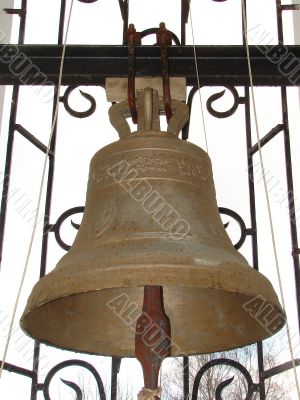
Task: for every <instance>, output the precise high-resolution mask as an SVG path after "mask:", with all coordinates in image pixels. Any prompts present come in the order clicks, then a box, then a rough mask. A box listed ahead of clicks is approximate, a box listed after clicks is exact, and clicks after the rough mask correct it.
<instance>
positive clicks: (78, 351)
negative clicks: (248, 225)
mask: <svg viewBox="0 0 300 400" xmlns="http://www.w3.org/2000/svg"><path fill="white" fill-rule="evenodd" d="M165 286H166V285H165ZM185 286H188V285H185ZM140 287H143V286H140ZM126 288H128V287H124V289H126ZM110 289H111V288H107V289H99V290H91V291H86V292H80V293H76V294H72V295H66V296H62V297H60V298H58V299H55V300H51V301H49V302H48V303H46V302H45V303H43V304H41V305H39V306H37V307H35V308H34V309H30V310H28V311H27V312H26V314H25V313H23V314H22V317H21V318H20V322H19V325H20V327H21V329H22V331H23V332H24V333H25V334H26V335H27V336H29V337H31V338H33V339H34V340H38V341H39V343H41V344H44V345H47V346H50V347H53V348H57V349H60V350H65V351H71V352H73V353H80V354H87V355H93V356H95V355H96V356H103V357H122V358H123V357H124V358H136V357H135V355H129V354H128V353H126V354H125V353H123V355H120V354H117V355H116V354H108V353H96V352H92V351H87V350H74V349H72V348H69V347H66V346H59V345H57V344H54V343H53V342H51V341H47V340H44V339H39V338H38V337H35V336H33V335H31V334H30V332H29V330H27V329H25V328H24V326H23V322H24V320H25V319H26V317H27V316H28V314H29V313H30V312H32V311H35V310H37V309H39V308H41V307H43V306H44V305H45V304H51V303H53V302H55V301H60V300H62V299H64V298H66V297H73V296H78V295H80V294H84V293H92V292H99V291H101V290H110ZM207 289H212V290H223V289H218V288H207ZM223 291H225V290H223ZM226 291H227V290H226ZM231 293H237V292H231ZM243 296H246V297H247V296H248V295H245V294H243ZM268 304H271V305H272V306H274V307H275V308H276V310H277V311H278V312H279V313H280V315H281V316H282V317H283V319H284V322H283V324H282V325H281V326H280V327H279V328H278V329H277V330H276V331H275V332H274V333H271V334H270V332H268V330H267V329H264V332H266V335H262V336H261V337H260V338H259V339H258V340H256V341H253V342H252V341H251V342H247V343H245V344H243V345H239V346H238V347H234V346H233V347H228V348H226V349H224V348H223V349H219V350H213V351H209V352H207V353H202V352H200V353H198V352H185V353H184V352H183V353H180V354H179V353H178V354H174V355H173V354H171V355H170V356H169V357H180V356H184V355H188V356H193V355H201V354H214V353H218V352H223V351H230V350H234V349H239V348H242V347H245V346H250V345H253V344H256V343H259V342H261V341H263V340H266V339H268V338H270V337H272V336H274V335H275V334H277V333H278V332H280V331H281V330H282V328H283V327H284V326H285V325H286V322H287V316H286V313H285V311H284V309H283V308H282V307H281V305H280V303H279V305H280V308H279V307H278V305H275V304H273V303H271V302H268ZM245 311H246V310H245ZM253 319H254V321H255V322H256V323H258V324H259V322H258V321H257V320H256V318H255V317H253Z"/></svg>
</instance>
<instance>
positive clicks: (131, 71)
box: [126, 24, 141, 124]
mask: <svg viewBox="0 0 300 400" xmlns="http://www.w3.org/2000/svg"><path fill="white" fill-rule="evenodd" d="M126 39H127V45H128V104H129V108H130V111H131V117H132V122H133V123H134V124H136V123H137V107H136V99H135V46H139V45H140V44H141V35H140V33H138V32H137V31H136V29H135V27H134V25H133V24H130V25H129V27H128V31H127V35H126Z"/></svg>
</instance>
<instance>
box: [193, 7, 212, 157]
mask: <svg viewBox="0 0 300 400" xmlns="http://www.w3.org/2000/svg"><path fill="white" fill-rule="evenodd" d="M189 9H190V11H189V16H190V21H191V30H192V40H193V48H194V59H195V69H196V75H197V85H198V94H199V102H200V108H201V117H202V127H203V132H204V139H205V147H206V152H207V153H208V140H207V130H206V125H205V119H204V107H203V101H202V94H201V86H200V77H199V66H198V62H197V52H196V44H195V35H194V25H193V17H192V6H191V0H189Z"/></svg>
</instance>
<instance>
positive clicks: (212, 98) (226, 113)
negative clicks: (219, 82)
mask: <svg viewBox="0 0 300 400" xmlns="http://www.w3.org/2000/svg"><path fill="white" fill-rule="evenodd" d="M214 1H215V0H214ZM224 87H225V89H224V90H221V92H218V93H215V94H213V95H211V96H210V97H209V98H208V100H207V102H206V107H207V110H208V112H209V113H210V114H211V115H212V116H213V117H216V118H228V117H230V116H231V115H233V114H234V113H235V112H236V110H237V108H238V106H239V105H240V104H245V97H242V96H239V94H238V91H237V90H236V88H235V87H234V86H224ZM226 89H227V90H229V91H230V93H231V94H232V96H233V100H234V103H233V105H232V107H231V108H230V109H229V110H227V111H217V110H215V109H214V108H213V107H212V104H213V103H214V102H215V101H216V100H219V99H220V98H221V97H223V96H224V94H225V92H226Z"/></svg>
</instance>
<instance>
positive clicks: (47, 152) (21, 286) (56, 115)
mask: <svg viewBox="0 0 300 400" xmlns="http://www.w3.org/2000/svg"><path fill="white" fill-rule="evenodd" d="M73 3H74V0H71V5H70V11H69V16H68V22H67V29H66V33H65V38H64V43H63V49H62V55H61V63H60V70H59V79H58V85H57V93H58V94H59V92H60V88H61V82H62V73H63V66H64V61H65V53H66V45H67V38H68V33H69V27H70V21H71V15H72V10H73ZM58 109H59V95H57V99H56V104H55V112H54V116H53V120H52V125H51V130H50V136H49V141H48V146H47V151H46V154H45V159H44V164H43V170H42V176H41V183H40V189H39V194H38V199H37V208H36V212H35V218H34V224H33V228H32V233H31V237H30V242H29V246H28V250H27V255H26V261H25V265H24V269H23V273H22V277H21V282H20V285H19V288H18V293H17V297H16V301H15V304H14V308H13V313H12V317H11V321H10V325H9V330H8V335H7V339H6V344H5V349H4V353H3V357H2V362H1V366H0V379H1V377H2V372H3V369H4V364H5V361H6V358H7V353H8V348H9V344H10V340H11V336H12V330H13V326H14V322H15V319H16V313H17V309H18V305H19V301H20V297H21V292H22V289H23V286H24V282H25V278H26V273H27V270H28V265H29V259H30V255H31V251H32V247H33V242H34V237H35V234H36V230H37V224H38V217H39V211H40V208H41V202H42V195H43V188H44V182H45V176H46V168H47V162H48V156H49V152H50V148H51V142H52V138H53V135H54V130H55V126H56V122H57V117H58Z"/></svg>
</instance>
